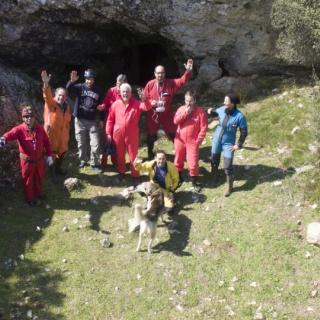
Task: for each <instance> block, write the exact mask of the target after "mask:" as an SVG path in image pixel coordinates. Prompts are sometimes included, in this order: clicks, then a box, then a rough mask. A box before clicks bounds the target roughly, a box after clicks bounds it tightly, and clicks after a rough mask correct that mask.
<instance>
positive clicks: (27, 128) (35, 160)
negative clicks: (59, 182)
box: [0, 105, 53, 206]
mask: <svg viewBox="0 0 320 320" xmlns="http://www.w3.org/2000/svg"><path fill="white" fill-rule="evenodd" d="M21 107H22V108H23V109H22V113H21V114H22V119H23V123H22V124H20V125H18V126H16V127H14V128H12V129H11V130H10V131H8V132H6V133H5V134H4V135H3V136H2V137H1V138H0V147H4V146H5V144H6V143H7V142H8V141H13V140H17V141H18V145H19V152H20V166H21V176H22V183H23V186H24V192H25V197H26V200H27V202H28V204H29V205H30V206H34V205H36V204H37V200H38V199H41V198H43V197H44V194H43V180H44V175H45V161H44V150H45V151H46V156H47V163H48V165H50V166H51V165H53V159H52V151H51V147H50V142H49V138H48V136H47V134H46V132H45V131H44V128H43V127H42V126H41V125H39V124H36V122H35V117H34V112H33V110H32V107H31V106H29V105H22V106H21Z"/></svg>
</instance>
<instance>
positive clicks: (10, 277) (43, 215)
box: [0, 188, 64, 320]
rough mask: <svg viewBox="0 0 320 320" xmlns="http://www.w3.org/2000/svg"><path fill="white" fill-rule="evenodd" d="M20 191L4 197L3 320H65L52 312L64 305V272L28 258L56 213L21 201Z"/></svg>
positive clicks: (0, 234) (0, 249)
mask: <svg viewBox="0 0 320 320" xmlns="http://www.w3.org/2000/svg"><path fill="white" fill-rule="evenodd" d="M17 191H18V192H17ZM17 191H15V193H14V194H13V191H10V192H12V194H11V197H10V199H8V198H4V197H3V196H2V197H1V210H0V212H1V219H0V243H1V245H0V319H27V318H30V317H29V316H30V312H32V314H33V315H37V316H38V318H39V319H57V320H58V319H64V317H63V316H62V315H59V314H53V313H52V312H51V311H49V309H50V307H52V306H54V307H57V306H61V305H62V304H63V300H64V295H62V294H61V293H59V292H58V289H57V288H58V286H59V284H60V282H61V281H62V280H63V276H62V273H61V272H60V271H57V270H55V271H53V270H49V269H48V267H47V265H46V262H42V261H41V262H38V261H31V260H29V259H25V253H26V251H27V250H28V249H29V248H31V247H32V246H33V245H34V244H35V243H36V242H38V241H39V240H40V239H41V238H42V236H43V230H44V229H45V228H46V227H48V226H49V225H50V223H51V219H52V216H53V210H52V209H50V208H46V209H45V208H44V205H42V206H41V207H35V208H30V207H29V206H28V205H27V204H25V203H23V202H21V199H20V198H23V195H22V190H21V188H20V189H18V190H17ZM27 312H29V316H28V315H27Z"/></svg>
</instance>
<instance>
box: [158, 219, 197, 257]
mask: <svg viewBox="0 0 320 320" xmlns="http://www.w3.org/2000/svg"><path fill="white" fill-rule="evenodd" d="M174 221H175V222H176V223H177V225H178V227H177V229H174V230H170V228H169V229H168V231H169V235H170V238H169V240H167V241H165V242H162V243H158V244H157V245H156V246H155V247H154V249H155V250H159V251H170V252H172V253H173V254H175V255H177V256H191V255H192V254H191V253H190V252H187V251H184V249H185V248H186V246H187V245H188V242H189V234H190V229H191V224H192V221H191V219H189V218H188V217H187V216H186V215H184V214H179V215H176V216H174Z"/></svg>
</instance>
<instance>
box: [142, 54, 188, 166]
mask: <svg viewBox="0 0 320 320" xmlns="http://www.w3.org/2000/svg"><path fill="white" fill-rule="evenodd" d="M184 66H185V68H186V72H185V73H184V74H183V75H182V77H181V78H178V79H166V78H165V76H166V74H165V68H164V67H163V66H157V67H156V68H155V69H154V75H155V79H153V80H150V81H149V82H148V83H147V84H146V86H145V88H144V95H145V96H146V98H147V99H148V100H150V102H151V106H152V107H153V109H152V110H151V111H149V112H148V113H147V145H148V158H149V160H152V159H153V157H154V155H153V146H154V143H155V141H156V140H157V132H158V130H159V129H160V125H162V126H163V129H164V131H165V133H166V135H167V136H168V137H169V138H170V139H171V140H173V139H174V136H175V133H176V126H175V125H174V123H173V117H174V113H173V111H172V108H171V103H172V99H173V97H174V95H175V94H176V92H177V91H178V90H179V89H180V88H181V87H183V86H184V85H185V84H186V83H187V81H188V80H189V79H190V78H191V76H192V67H193V60H192V59H188V61H187V63H186V64H185V65H184Z"/></svg>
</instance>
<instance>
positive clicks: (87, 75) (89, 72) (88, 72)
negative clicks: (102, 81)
mask: <svg viewBox="0 0 320 320" xmlns="http://www.w3.org/2000/svg"><path fill="white" fill-rule="evenodd" d="M96 76H97V75H96V73H95V71H94V70H92V69H87V70H85V72H84V77H85V78H95V77H96Z"/></svg>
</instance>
